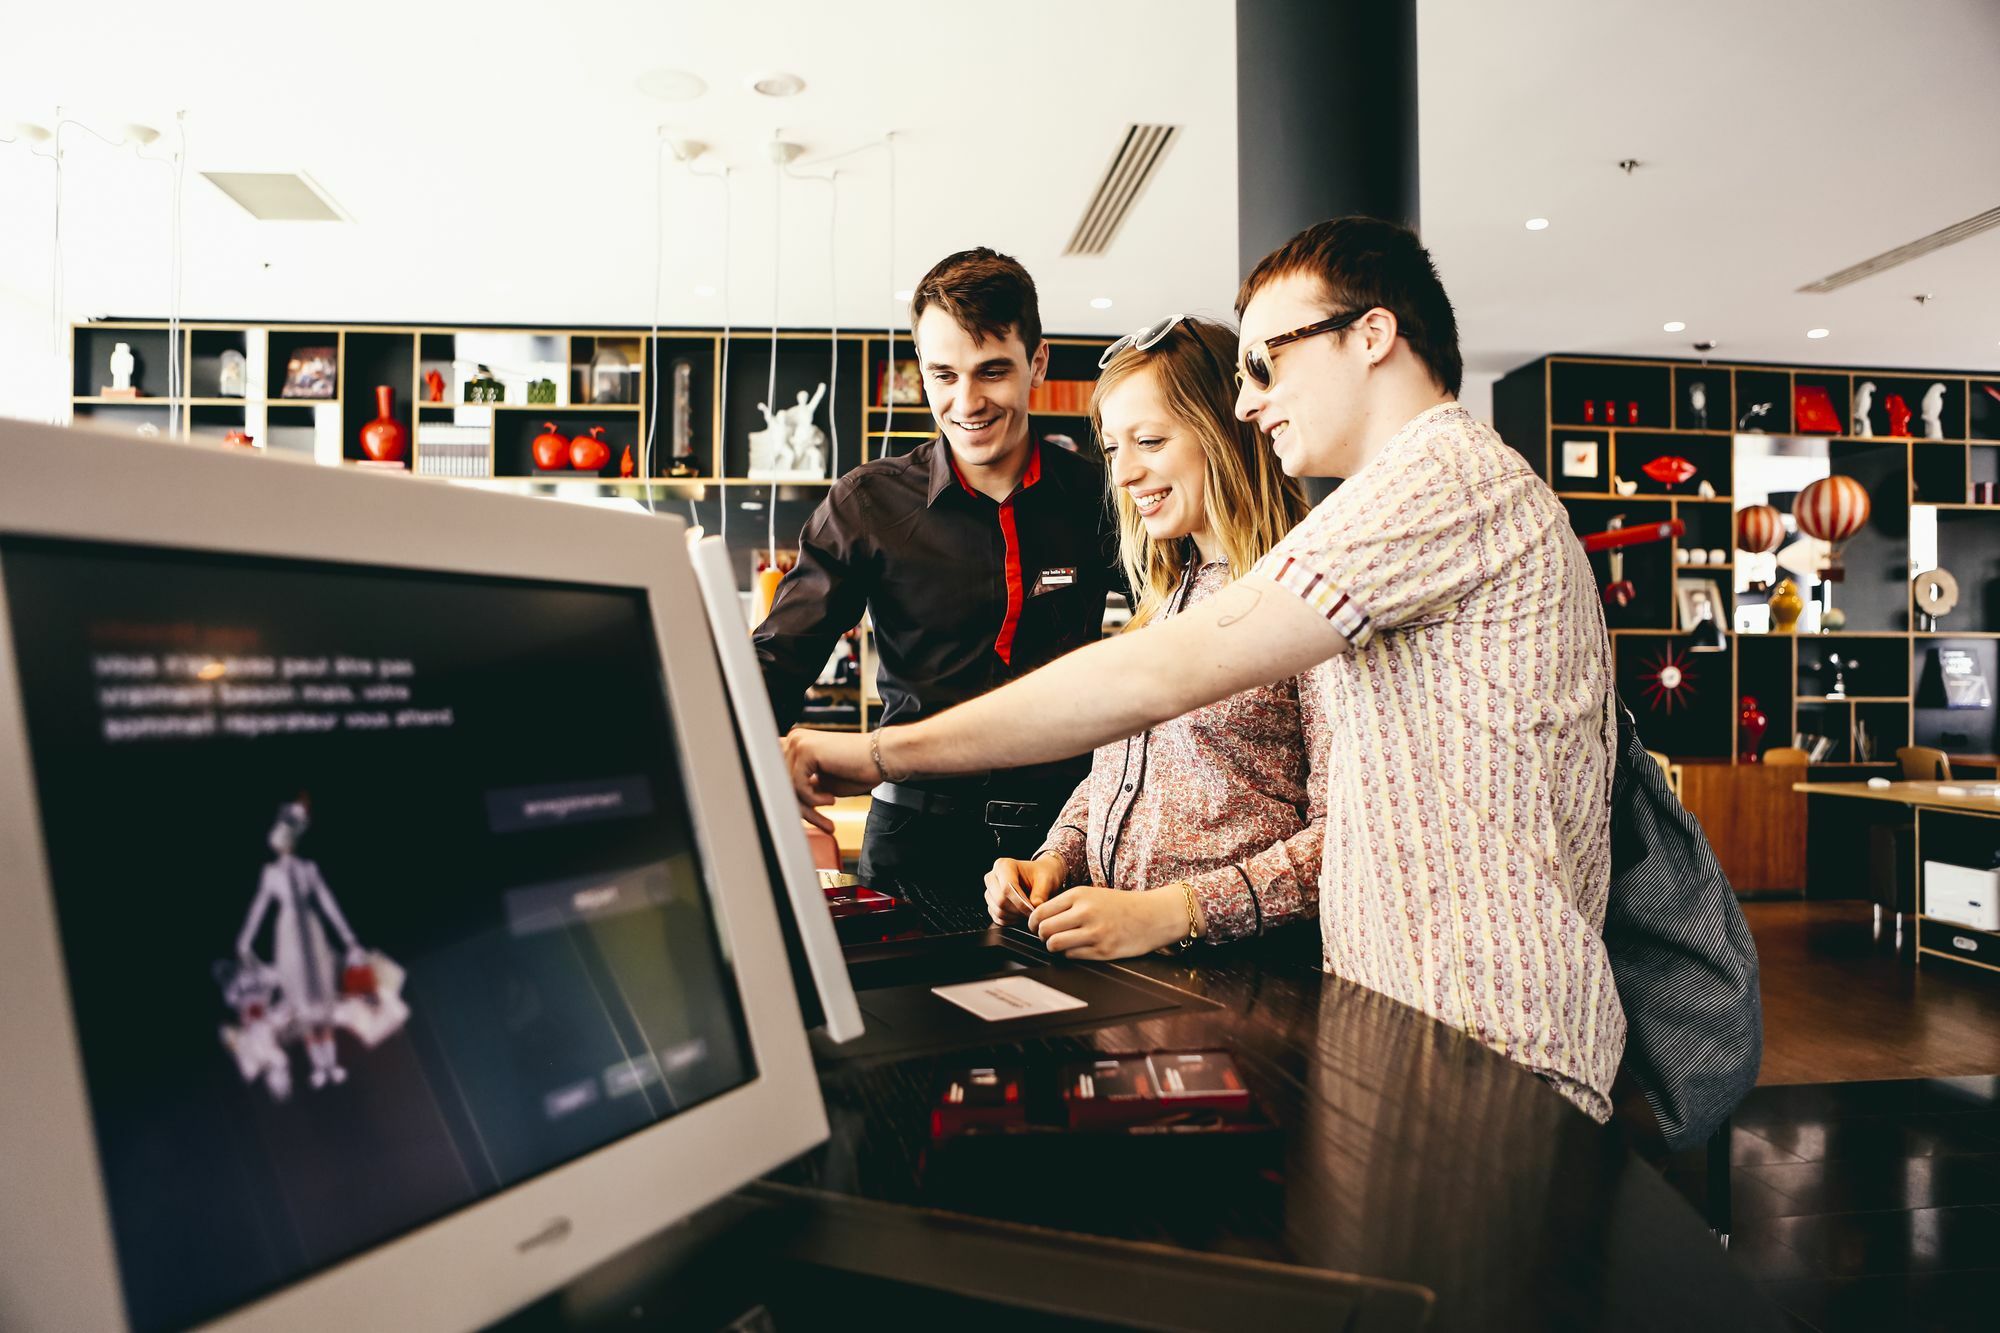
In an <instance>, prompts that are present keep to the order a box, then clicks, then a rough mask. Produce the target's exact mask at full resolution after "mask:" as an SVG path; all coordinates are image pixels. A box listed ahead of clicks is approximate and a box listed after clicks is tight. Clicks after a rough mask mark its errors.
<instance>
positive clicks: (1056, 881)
mask: <svg viewBox="0 0 2000 1333" xmlns="http://www.w3.org/2000/svg"><path fill="white" fill-rule="evenodd" d="M1067 878H1069V864H1068V863H1067V862H1065V861H1064V860H1063V859H1062V857H1060V856H1058V855H1056V854H1055V853H1054V852H1050V853H1049V854H1048V855H1047V856H1044V857H1041V858H1039V859H1037V860H1034V861H1016V860H1015V859H1013V858H1012V857H1009V856H1003V857H1001V858H1000V859H999V860H997V861H995V862H994V863H993V868H992V869H991V870H989V871H987V872H986V912H987V914H988V915H989V916H991V917H992V918H993V922H994V924H995V925H1000V926H1004V925H1006V924H1007V923H1008V922H1010V921H1020V920H1023V919H1024V918H1026V917H1027V915H1028V913H1030V912H1032V911H1034V910H1035V909H1036V908H1037V907H1040V906H1041V905H1042V904H1043V903H1045V902H1047V901H1048V900H1049V898H1050V897H1051V896H1052V895H1054V894H1057V893H1060V892H1061V891H1062V886H1063V881H1064V880H1065V879H1067Z"/></svg>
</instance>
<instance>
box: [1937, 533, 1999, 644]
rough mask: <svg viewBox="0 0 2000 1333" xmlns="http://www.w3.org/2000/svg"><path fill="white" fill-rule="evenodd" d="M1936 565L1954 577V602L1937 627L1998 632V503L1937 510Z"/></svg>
mask: <svg viewBox="0 0 2000 1333" xmlns="http://www.w3.org/2000/svg"><path fill="white" fill-rule="evenodd" d="M1937 552H1938V557H1937V558H1938V565H1939V567H1940V568H1943V569H1946V570H1949V571H1950V572H1951V574H1952V576H1953V577H1954V578H1956V579H1957V580H1958V589H1959V593H1958V605H1957V606H1956V607H1955V608H1954V609H1953V610H1951V611H1950V612H1949V613H1947V614H1946V615H1945V616H1943V617H1942V618H1941V620H1940V623H1939V625H1938V629H1939V630H1941V631H1943V632H1944V633H1947V634H1953V633H1956V634H1966V633H1972V634H1990V633H1993V632H1995V631H2000V505H1995V506H1993V507H1992V508H1991V509H1940V510H1939V511H1938V516H1937Z"/></svg>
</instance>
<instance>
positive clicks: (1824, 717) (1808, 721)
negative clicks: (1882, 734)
mask: <svg viewBox="0 0 2000 1333" xmlns="http://www.w3.org/2000/svg"><path fill="white" fill-rule="evenodd" d="M1797 715H1798V719H1799V727H1798V732H1797V733H1796V734H1795V735H1794V736H1793V737H1792V739H1791V740H1790V741H1788V742H1786V743H1787V744H1795V745H1799V746H1801V747H1803V748H1804V749H1805V751H1806V752H1807V753H1808V754H1810V753H1812V751H1813V750H1814V749H1815V748H1816V742H1815V739H1814V738H1815V737H1819V736H1824V737H1826V738H1827V739H1828V740H1830V741H1832V742H1833V747H1832V748H1831V749H1829V750H1828V751H1827V752H1826V753H1825V754H1824V755H1822V756H1820V762H1823V763H1830V764H1850V763H1853V762H1855V760H1854V755H1853V749H1852V744H1851V731H1852V724H1853V720H1854V713H1853V710H1851V709H1850V708H1849V707H1848V706H1847V704H1846V703H1845V702H1844V701H1835V702H1832V703H1817V702H1814V701H1812V700H1808V699H1801V700H1799V702H1798V714H1797Z"/></svg>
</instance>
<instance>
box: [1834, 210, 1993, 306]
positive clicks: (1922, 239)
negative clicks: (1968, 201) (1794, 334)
mask: <svg viewBox="0 0 2000 1333" xmlns="http://www.w3.org/2000/svg"><path fill="white" fill-rule="evenodd" d="M1995 227H2000V208H1989V209H1987V210H1986V211H1985V212H1984V213H1978V214H1974V215H1973V216H1972V217H1969V218H1967V219H1965V221H1963V222H1954V223H1952V224H1951V225H1950V226H1949V227H1945V228H1943V229H1941V230H1939V231H1934V232H1932V233H1931V234H1930V235H1928V236H1919V237H1918V238H1917V239H1916V240H1914V241H1910V242H1907V243H1906V244H1903V245H1899V246H1897V247H1896V248H1895V249H1893V250H1884V251H1883V252H1882V253H1881V254H1879V255H1876V256H1875V257H1874V258H1873V259H1864V260H1862V261H1861V262H1860V263H1858V264H1853V265H1850V266H1849V267H1847V268H1844V269H1842V270H1840V272H1838V273H1829V274H1827V275H1826V276H1825V277H1823V278H1821V279H1820V280H1819V281H1818V282H1809V283H1807V284H1806V285H1805V286H1803V287H1801V288H1799V290H1800V291H1802V292H1830V291H1834V290H1835V289H1837V288H1840V287H1845V286H1847V284H1849V283H1850V282H1859V281H1861V280H1862V279H1863V278H1870V277H1873V276H1875V275H1876V274H1877V273H1881V272H1884V271H1885V270H1888V269H1892V268H1894V267H1896V265H1898V264H1907V263H1909V262H1910V261H1911V260H1912V259H1917V258H1921V257H1922V256H1924V255H1927V254H1929V253H1931V251H1933V250H1942V249H1944V248H1945V247H1946V246H1947V245H1957V244H1958V243H1959V242H1960V241H1962V240H1965V239H1966V238H1967V237H1971V236H1977V235H1979V233H1981V232H1983V231H1991V230H1992V229H1993V228H1995Z"/></svg>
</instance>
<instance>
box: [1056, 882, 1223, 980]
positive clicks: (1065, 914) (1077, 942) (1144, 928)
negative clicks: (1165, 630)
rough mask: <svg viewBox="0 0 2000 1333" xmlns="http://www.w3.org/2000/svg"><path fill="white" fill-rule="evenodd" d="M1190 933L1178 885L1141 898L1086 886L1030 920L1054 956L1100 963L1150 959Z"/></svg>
mask: <svg viewBox="0 0 2000 1333" xmlns="http://www.w3.org/2000/svg"><path fill="white" fill-rule="evenodd" d="M1187 927H1188V920H1187V896H1186V890H1185V889H1183V888H1182V887H1181V886H1180V885H1179V884H1166V885H1162V886H1161V887H1160V888H1157V889H1147V890H1143V891H1140V892H1136V893H1135V892H1132V891H1130V890H1126V889H1107V888H1104V887H1103V886H1101V885H1087V886H1085V887H1082V888H1075V889H1071V890H1069V891H1068V892H1067V893H1059V894H1057V895H1056V896H1055V897H1053V898H1051V899H1049V900H1048V901H1047V902H1045V903H1043V904H1042V905H1041V906H1040V907H1037V908H1036V909H1035V911H1034V913H1033V915H1031V916H1030V917H1029V918H1028V929H1030V930H1032V931H1034V932H1035V933H1036V934H1037V935H1039V936H1041V937H1042V943H1043V944H1046V945H1047V946H1048V947H1049V950H1050V951H1051V952H1052V953H1059V954H1066V955H1067V956H1069V957H1071V958H1082V959H1088V960H1091V961H1095V962H1108V961H1110V960H1111V959H1114V958H1133V957H1136V956H1138V955H1139V954H1142V953H1150V952H1152V951H1153V950H1154V949H1159V948H1163V947H1165V946H1166V945H1169V944H1172V943H1174V942H1175V941H1176V940H1180V939H1183V938H1185V937H1186V935H1187Z"/></svg>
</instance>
